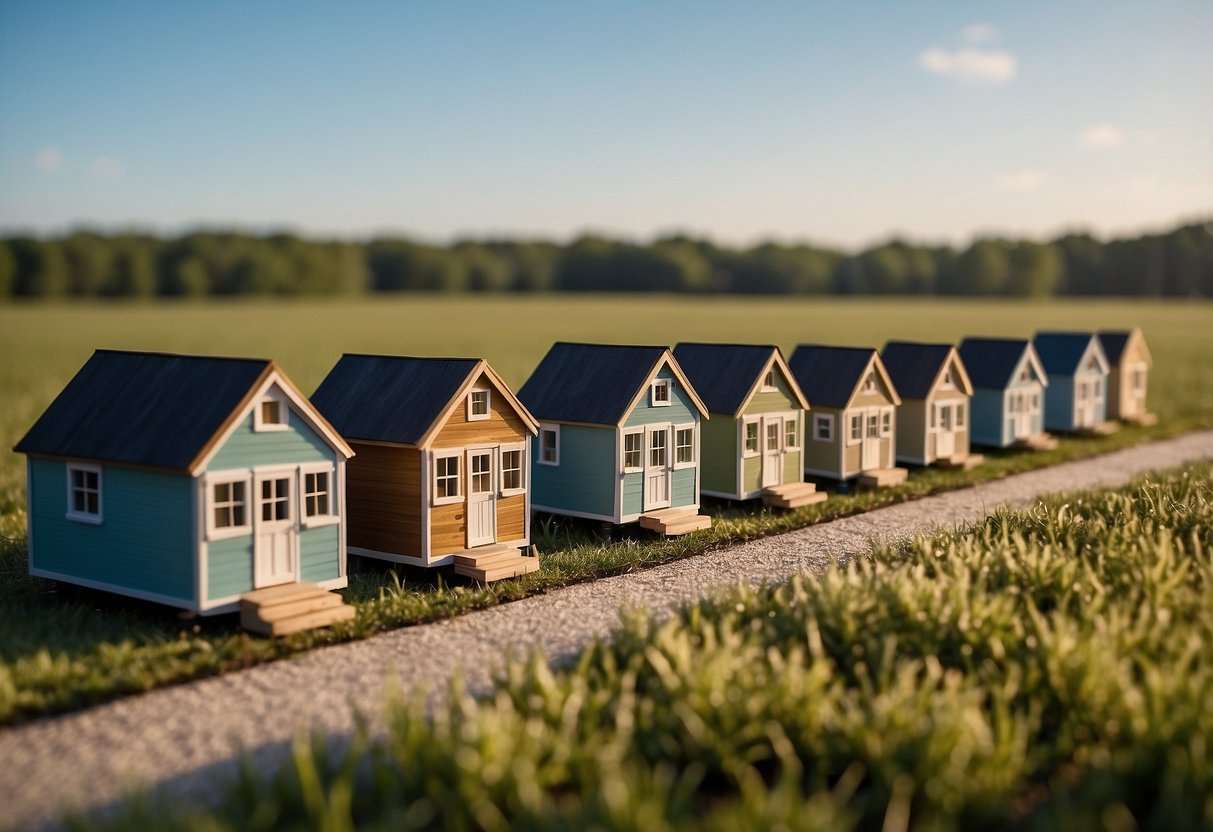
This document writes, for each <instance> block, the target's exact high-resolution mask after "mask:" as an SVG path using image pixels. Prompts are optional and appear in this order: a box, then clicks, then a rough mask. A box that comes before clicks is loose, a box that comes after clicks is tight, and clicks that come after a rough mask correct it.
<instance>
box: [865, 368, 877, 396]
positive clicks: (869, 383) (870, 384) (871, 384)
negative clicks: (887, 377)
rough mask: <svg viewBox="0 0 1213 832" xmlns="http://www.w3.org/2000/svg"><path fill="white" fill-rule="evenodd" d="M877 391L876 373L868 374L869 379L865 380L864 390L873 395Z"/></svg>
mask: <svg viewBox="0 0 1213 832" xmlns="http://www.w3.org/2000/svg"><path fill="white" fill-rule="evenodd" d="M875 389H876V373H874V372H872V373H868V375H867V378H865V379H864V380H863V390H864V392H865V393H871V392H872V391H873V390H875Z"/></svg>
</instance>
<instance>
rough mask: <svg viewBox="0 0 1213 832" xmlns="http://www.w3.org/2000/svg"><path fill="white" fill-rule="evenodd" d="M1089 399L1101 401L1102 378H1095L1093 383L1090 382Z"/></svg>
mask: <svg viewBox="0 0 1213 832" xmlns="http://www.w3.org/2000/svg"><path fill="white" fill-rule="evenodd" d="M1091 398H1093V399H1102V398H1103V379H1102V378H1097V379H1095V380H1094V381H1093V382H1091Z"/></svg>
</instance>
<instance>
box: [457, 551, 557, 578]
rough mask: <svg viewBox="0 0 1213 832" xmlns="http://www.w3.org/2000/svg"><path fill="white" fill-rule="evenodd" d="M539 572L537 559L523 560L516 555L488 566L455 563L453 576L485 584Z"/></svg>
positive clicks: (520, 556)
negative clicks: (461, 576)
mask: <svg viewBox="0 0 1213 832" xmlns="http://www.w3.org/2000/svg"><path fill="white" fill-rule="evenodd" d="M538 571H539V558H524V557H523V556H522V555H519V554H517V553H515V554H514V556H513V557H512V558H511V559H510V560H508V561H498V562H495V563H493V564H491V565H489V566H471V565H467V564H461V563H456V564H455V574H456V575H463V576H464V577H466V578H471V579H472V580H474V581H480V583H482V584H487V583H489V582H490V581H500V580H502V579H504V578H516V577H518V576H520V575H526V574H527V573H530V572H538Z"/></svg>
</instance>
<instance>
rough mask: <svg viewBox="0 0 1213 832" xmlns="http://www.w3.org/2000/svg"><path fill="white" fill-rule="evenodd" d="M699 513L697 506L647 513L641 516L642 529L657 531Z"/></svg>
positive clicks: (661, 509)
mask: <svg viewBox="0 0 1213 832" xmlns="http://www.w3.org/2000/svg"><path fill="white" fill-rule="evenodd" d="M698 513H699V509H698V508H696V507H695V506H677V507H675V508H660V509H656V510H654V511H646V512H645V513H644V514H642V515H640V527H641V528H642V529H653V530H654V531H657V530H658V527H659V526H661V525H664V524H666V523H671V522H673V521H675V520H677V519H679V518H681V517H687V516H692V517H693V516H694V515H696V514H698Z"/></svg>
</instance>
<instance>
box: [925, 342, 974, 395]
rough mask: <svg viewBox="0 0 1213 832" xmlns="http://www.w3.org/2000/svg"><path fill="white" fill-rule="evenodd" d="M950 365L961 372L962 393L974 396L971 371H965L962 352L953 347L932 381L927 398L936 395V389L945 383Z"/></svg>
mask: <svg viewBox="0 0 1213 832" xmlns="http://www.w3.org/2000/svg"><path fill="white" fill-rule="evenodd" d="M949 364H950V365H952V366H954V367H955V368H956V369H957V370H959V371H960V392H962V393H964V394H965V395H966V396H972V395H973V382H972V381H971V380H970V379H969V371H968V370H967V369H965V363H964V362H963V361H961V360H960V352H959V351H958V350H957V349H956V347H951V348H949V349H948V354H947V356H946V357H945V358H944V360H943V363H942V364H940V365H939V370H938V371H937V372H936V373H935V378H934V379H932V381H931V387H930V388H929V390H928V391H927V396H928V397H929V396H931V395H933V394H934V393H935V391H936V388H938V387H939V383H940V382H941V381H943V378H944V376H945V375H947V372H948V365H949Z"/></svg>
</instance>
